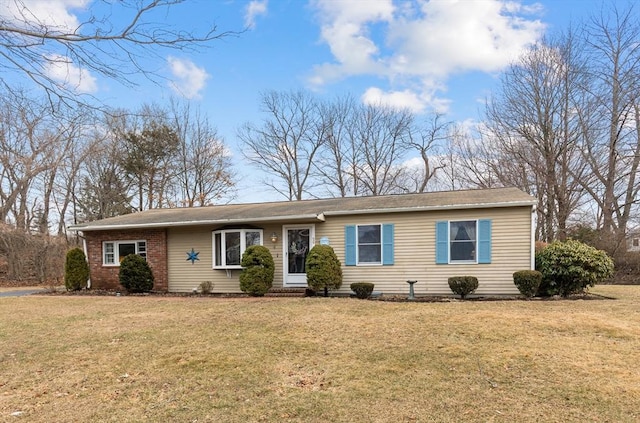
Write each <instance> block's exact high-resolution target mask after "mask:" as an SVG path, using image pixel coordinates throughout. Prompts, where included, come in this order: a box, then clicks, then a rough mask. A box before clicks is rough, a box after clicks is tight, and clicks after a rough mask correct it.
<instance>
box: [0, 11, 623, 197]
mask: <svg viewBox="0 0 640 423" xmlns="http://www.w3.org/2000/svg"><path fill="white" fill-rule="evenodd" d="M2 1H8V0H2ZM24 3H26V4H27V5H28V6H30V7H31V9H32V11H33V12H34V15H37V16H38V17H39V18H40V19H42V20H44V21H46V22H55V23H56V24H58V25H67V26H73V24H74V23H77V22H82V21H83V18H85V17H86V16H87V9H88V8H92V7H96V4H98V5H102V6H101V7H103V3H101V2H99V1H97V0H95V1H94V0H51V1H48V2H43V1H36V0H25V1H24ZM604 4H605V7H606V6H607V5H609V4H610V3H604ZM624 4H625V3H620V5H624ZM602 5H603V3H602V2H601V1H595V0H543V1H528V0H526V1H501V0H458V1H456V0H431V1H419V0H413V1H394V0H310V1H302V0H253V1H245V0H226V1H225V0H219V1H218V0H187V1H186V2H184V3H182V4H178V5H175V6H172V7H171V8H170V9H169V13H163V14H157V15H154V16H153V18H154V19H155V20H157V21H158V22H164V23H167V24H169V25H172V26H174V27H176V28H186V29H189V30H193V31H196V32H197V31H198V30H204V29H205V28H206V26H207V25H210V24H216V25H217V26H218V29H219V30H220V31H227V30H229V31H233V30H241V29H243V28H245V27H247V28H248V29H247V31H246V32H244V33H242V34H240V35H239V36H237V37H227V38H224V39H222V40H218V41H213V42H212V43H211V44H210V47H209V48H207V49H202V50H201V51H199V52H186V51H160V52H157V54H158V55H157V56H155V57H153V58H152V59H150V60H149V65H150V66H151V67H152V68H153V69H156V70H157V72H158V74H160V75H162V77H163V78H165V79H163V80H161V81H160V82H159V83H158V84H151V83H149V82H148V81H146V80H145V79H143V78H139V79H137V82H138V83H139V86H137V87H136V88H135V89H131V88H127V87H123V86H121V85H119V84H118V83H117V82H115V81H112V80H108V79H106V78H104V77H101V76H99V75H95V74H91V73H89V72H87V71H86V70H81V69H71V70H72V72H71V73H69V74H67V75H65V78H66V79H67V80H73V76H70V75H72V74H73V75H83V77H82V82H81V83H79V84H78V90H79V91H83V92H88V93H91V94H92V95H94V96H95V97H97V98H99V99H101V100H102V101H104V102H105V103H106V104H108V105H111V106H116V107H125V108H129V109H136V108H138V107H139V106H140V105H142V104H143V103H145V102H157V103H159V104H163V103H166V102H167V101H168V99H169V98H170V97H171V96H176V97H184V98H188V99H190V100H191V101H193V103H194V104H196V105H199V106H200V107H201V109H202V110H203V111H204V112H206V113H207V114H208V116H209V118H210V121H211V122H213V123H214V125H215V126H216V127H217V128H218V131H219V133H220V135H221V136H222V137H223V138H224V140H225V142H226V143H227V145H228V146H229V148H230V150H231V151H232V153H233V156H234V162H235V163H236V164H237V165H238V170H239V172H240V174H241V175H243V174H244V175H246V174H247V173H248V171H247V168H246V166H243V164H242V162H241V160H242V158H241V153H240V149H239V146H238V145H237V143H236V129H237V128H238V126H240V125H241V124H243V123H244V122H247V121H252V122H258V121H259V120H260V119H262V117H263V116H262V115H261V114H260V111H259V99H260V93H261V92H264V91H266V90H290V89H293V90H297V89H307V90H310V91H312V92H314V93H316V94H317V95H318V96H319V97H327V98H331V97H333V96H337V95H343V94H346V93H349V94H351V95H352V96H354V97H355V98H358V99H360V100H361V101H363V102H382V103H388V104H391V105H394V106H402V107H408V108H410V109H412V110H414V112H415V113H416V114H417V115H420V114H422V113H425V112H428V111H431V110H434V109H435V110H438V111H441V112H444V113H446V116H447V118H448V119H449V120H456V121H468V122H475V121H478V120H480V119H481V114H480V112H481V109H482V101H483V100H484V98H486V96H487V95H489V93H490V92H491V89H492V88H493V87H494V86H495V84H496V82H497V76H498V75H499V73H500V71H501V70H502V69H504V67H505V66H506V65H507V64H508V63H509V61H510V60H512V59H513V58H515V57H516V56H517V54H518V52H520V51H522V49H523V48H525V47H526V46H528V45H530V44H531V43H534V42H535V41H536V40H539V39H540V37H542V36H544V35H545V34H550V33H553V32H554V31H558V30H563V29H566V28H567V27H568V26H569V24H570V23H571V22H574V23H577V22H579V21H581V20H583V19H587V18H588V17H589V16H590V15H591V14H593V13H597V12H598V11H599V10H600V8H601V7H602ZM3 13H4V14H6V13H10V11H9V12H7V11H6V10H5V11H4V12H3V11H1V10H0V15H2V14H3ZM110 19H112V20H113V23H114V25H116V26H117V25H118V24H119V23H121V22H122V21H123V17H122V16H120V15H113V16H112V17H111V18H110ZM243 179H246V178H243ZM239 188H240V189H239V193H238V198H237V200H239V201H250V200H253V199H250V198H246V196H248V195H250V194H248V193H249V191H250V190H249V188H248V187H247V186H246V185H243V182H241V183H240V186H239Z"/></svg>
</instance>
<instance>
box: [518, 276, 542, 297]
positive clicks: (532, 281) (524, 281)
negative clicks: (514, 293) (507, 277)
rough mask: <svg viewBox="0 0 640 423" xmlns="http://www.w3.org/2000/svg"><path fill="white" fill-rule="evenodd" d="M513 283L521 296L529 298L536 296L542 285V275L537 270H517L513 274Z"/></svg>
mask: <svg viewBox="0 0 640 423" xmlns="http://www.w3.org/2000/svg"><path fill="white" fill-rule="evenodd" d="M513 283H514V284H515V285H516V288H518V291H520V293H521V294H522V295H524V296H525V297H527V298H531V297H533V296H534V295H536V292H538V288H539V287H540V283H542V273H540V272H538V271H537V270H519V271H517V272H515V273H514V274H513Z"/></svg>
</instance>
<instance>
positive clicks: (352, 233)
mask: <svg viewBox="0 0 640 423" xmlns="http://www.w3.org/2000/svg"><path fill="white" fill-rule="evenodd" d="M344 264H345V265H347V266H355V265H356V227H355V226H354V225H348V226H345V227H344Z"/></svg>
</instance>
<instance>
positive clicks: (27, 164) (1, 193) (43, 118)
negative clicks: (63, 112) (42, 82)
mask: <svg viewBox="0 0 640 423" xmlns="http://www.w3.org/2000/svg"><path fill="white" fill-rule="evenodd" d="M58 124H59V121H55V120H53V119H51V116H50V113H48V110H47V106H46V105H45V104H43V102H38V101H36V100H33V99H32V98H30V97H28V96H27V95H26V94H25V93H24V92H19V91H14V92H5V95H3V96H2V101H1V103H0V200H2V201H1V202H0V221H2V222H5V223H7V222H11V223H13V224H15V226H16V227H17V228H19V229H23V230H28V229H29V228H30V226H31V220H32V218H33V214H34V209H35V204H36V203H37V200H36V199H34V197H33V195H32V193H33V191H32V190H33V185H34V184H35V183H36V180H37V178H39V177H42V175H43V173H44V172H46V171H52V170H53V167H54V166H55V165H56V163H57V162H58V161H59V160H60V156H59V154H60V153H61V148H59V142H60V140H61V139H62V138H64V136H61V134H62V132H60V131H57V129H59V128H57V125H58ZM47 179H50V178H47ZM47 185H48V183H47Z"/></svg>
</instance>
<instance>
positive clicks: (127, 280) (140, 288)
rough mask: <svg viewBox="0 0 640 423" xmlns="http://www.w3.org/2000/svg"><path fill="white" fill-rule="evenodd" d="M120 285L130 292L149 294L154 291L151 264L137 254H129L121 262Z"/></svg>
mask: <svg viewBox="0 0 640 423" xmlns="http://www.w3.org/2000/svg"><path fill="white" fill-rule="evenodd" d="M118 277H119V279H120V285H122V286H123V287H124V289H126V290H127V291H128V292H149V291H151V290H152V289H153V281H154V278H153V272H152V271H151V268H150V267H149V263H147V261H146V260H145V259H143V258H142V257H140V256H139V255H137V254H129V255H128V256H126V257H125V258H124V259H122V261H121V262H120V273H119V275H118Z"/></svg>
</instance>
